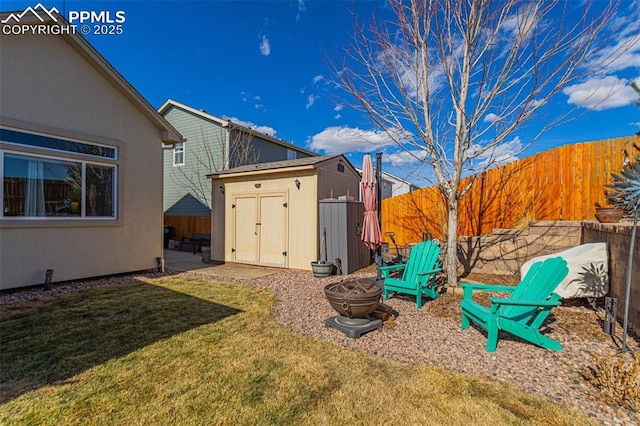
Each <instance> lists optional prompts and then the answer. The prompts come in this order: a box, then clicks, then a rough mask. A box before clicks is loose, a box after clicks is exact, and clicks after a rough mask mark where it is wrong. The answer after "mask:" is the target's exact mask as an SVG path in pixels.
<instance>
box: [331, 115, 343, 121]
mask: <svg viewBox="0 0 640 426" xmlns="http://www.w3.org/2000/svg"><path fill="white" fill-rule="evenodd" d="M333 118H335V119H336V120H338V119H340V118H342V116H341V115H340V114H336V115H334V116H333Z"/></svg>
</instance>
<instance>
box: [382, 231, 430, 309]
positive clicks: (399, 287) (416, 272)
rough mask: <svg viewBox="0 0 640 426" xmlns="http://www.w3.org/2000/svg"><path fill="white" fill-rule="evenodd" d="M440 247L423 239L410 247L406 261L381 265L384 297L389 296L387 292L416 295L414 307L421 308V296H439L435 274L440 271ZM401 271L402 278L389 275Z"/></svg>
mask: <svg viewBox="0 0 640 426" xmlns="http://www.w3.org/2000/svg"><path fill="white" fill-rule="evenodd" d="M439 255H440V247H439V246H438V245H437V244H436V243H434V242H433V241H425V242H422V243H420V244H417V245H415V246H414V247H413V248H412V249H411V253H410V255H409V259H408V260H407V263H405V264H402V265H391V266H383V267H381V268H380V272H381V273H382V277H383V278H384V290H383V295H384V299H385V300H387V299H388V298H389V292H391V291H395V292H397V293H403V294H410V295H413V296H416V307H417V308H418V309H420V308H422V296H423V295H425V296H427V297H430V298H431V299H437V298H438V297H440V293H438V292H437V291H436V288H435V284H436V276H437V274H438V272H441V271H442V268H440V266H439V264H438V256H439ZM399 271H403V272H402V278H400V279H398V278H393V277H391V273H392V272H399Z"/></svg>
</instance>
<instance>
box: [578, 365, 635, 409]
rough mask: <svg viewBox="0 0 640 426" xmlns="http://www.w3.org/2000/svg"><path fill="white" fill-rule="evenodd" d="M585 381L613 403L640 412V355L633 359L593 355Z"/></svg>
mask: <svg viewBox="0 0 640 426" xmlns="http://www.w3.org/2000/svg"><path fill="white" fill-rule="evenodd" d="M583 377H584V378H585V380H586V381H587V382H588V383H589V384H590V385H592V386H593V387H595V388H596V389H597V390H598V391H599V392H600V393H601V394H602V395H603V396H604V397H606V398H607V399H608V400H609V401H610V402H611V403H613V404H616V405H619V406H626V407H629V408H632V409H634V410H640V354H639V353H634V354H633V355H632V356H631V357H625V355H624V354H619V355H617V356H614V357H611V356H600V355H593V365H591V366H589V367H587V369H586V370H585V371H584V372H583Z"/></svg>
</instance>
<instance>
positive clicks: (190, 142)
mask: <svg viewBox="0 0 640 426" xmlns="http://www.w3.org/2000/svg"><path fill="white" fill-rule="evenodd" d="M164 117H165V118H166V119H167V121H169V123H171V124H172V125H173V127H175V128H176V130H178V132H180V133H181V134H182V135H183V136H184V137H186V138H187V142H185V149H184V161H185V164H184V165H182V166H174V165H173V155H174V151H173V150H171V149H168V150H165V152H164V204H163V205H164V212H167V210H169V209H171V211H173V212H176V211H179V212H181V213H182V214H183V215H185V216H200V215H201V213H202V212H201V209H195V208H194V209H193V211H191V210H190V209H189V204H188V203H184V202H180V201H181V200H183V201H184V197H185V195H187V194H191V195H192V196H193V197H194V198H196V199H197V200H199V201H200V202H201V203H203V204H205V205H206V206H207V207H209V208H211V181H210V180H209V179H207V177H206V176H207V174H212V173H219V172H222V171H223V170H227V169H229V168H230V167H231V168H233V167H238V166H241V165H246V164H255V163H267V162H272V161H281V160H286V159H287V150H288V149H290V150H293V151H295V152H296V155H297V158H306V157H309V154H307V153H305V152H303V151H301V150H300V149H298V148H297V147H296V146H295V145H292V144H291V145H281V144H278V143H276V142H273V141H270V140H268V139H267V138H262V137H260V136H259V135H251V136H249V137H247V136H245V135H243V134H242V132H239V131H237V130H232V131H231V132H230V133H229V130H228V129H227V128H223V127H221V126H220V124H219V123H218V122H216V121H213V120H209V119H208V118H206V117H203V116H200V115H197V114H194V113H193V112H189V111H186V110H184V109H182V108H180V107H178V106H172V107H171V108H170V109H169V110H168V111H167V112H166V113H165V114H164ZM227 144H229V145H230V146H227ZM243 153H244V154H243ZM229 154H231V155H229ZM229 157H231V158H229ZM174 214H175V213H174Z"/></svg>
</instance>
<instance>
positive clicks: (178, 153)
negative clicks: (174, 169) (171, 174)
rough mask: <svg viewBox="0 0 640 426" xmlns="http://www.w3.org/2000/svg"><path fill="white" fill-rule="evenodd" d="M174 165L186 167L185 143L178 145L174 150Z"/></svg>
mask: <svg viewBox="0 0 640 426" xmlns="http://www.w3.org/2000/svg"><path fill="white" fill-rule="evenodd" d="M173 165H174V166H182V165H184V143H177V144H176V146H175V147H174V148H173Z"/></svg>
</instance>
